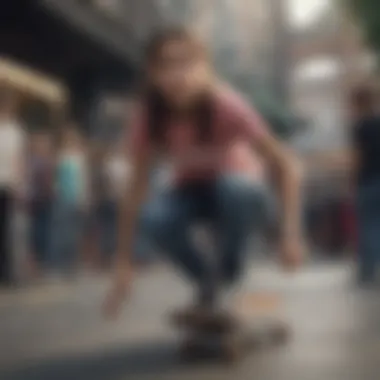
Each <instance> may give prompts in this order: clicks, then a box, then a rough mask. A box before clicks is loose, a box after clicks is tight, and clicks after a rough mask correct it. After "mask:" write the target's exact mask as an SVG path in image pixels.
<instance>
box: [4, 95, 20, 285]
mask: <svg viewBox="0 0 380 380" xmlns="http://www.w3.org/2000/svg"><path fill="white" fill-rule="evenodd" d="M17 108H18V99H17V97H16V95H15V94H13V93H11V92H10V91H9V90H7V89H0V284H2V285H9V284H10V283H11V281H12V238H11V237H12V231H11V227H12V218H13V211H14V202H15V201H16V199H17V198H18V196H19V195H20V194H21V192H22V183H23V163H24V154H25V151H24V148H25V136H24V132H23V130H22V128H21V126H20V124H19V123H18V121H17V119H16V113H17Z"/></svg>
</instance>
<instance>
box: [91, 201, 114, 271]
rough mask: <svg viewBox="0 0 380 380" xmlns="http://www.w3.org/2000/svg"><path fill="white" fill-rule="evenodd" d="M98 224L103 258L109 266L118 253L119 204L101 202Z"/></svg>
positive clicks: (98, 210)
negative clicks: (116, 252) (114, 255)
mask: <svg viewBox="0 0 380 380" xmlns="http://www.w3.org/2000/svg"><path fill="white" fill-rule="evenodd" d="M96 219H97V224H98V227H99V237H100V249H101V252H102V258H103V259H104V261H105V262H106V264H109V262H110V259H111V257H112V255H113V254H114V253H115V251H116V243H117V233H118V227H117V226H118V211H117V202H116V201H112V200H104V201H101V202H100V204H99V205H98V208H97V217H96Z"/></svg>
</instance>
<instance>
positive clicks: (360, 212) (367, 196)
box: [350, 87, 380, 284]
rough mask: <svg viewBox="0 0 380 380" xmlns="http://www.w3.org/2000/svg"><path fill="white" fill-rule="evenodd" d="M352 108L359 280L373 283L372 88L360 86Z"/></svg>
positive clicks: (378, 180)
mask: <svg viewBox="0 0 380 380" xmlns="http://www.w3.org/2000/svg"><path fill="white" fill-rule="evenodd" d="M350 109H351V112H352V115H351V116H352V120H353V132H352V148H353V152H352V161H353V162H352V163H353V168H352V171H353V178H354V181H355V185H354V186H355V190H356V191H355V194H356V210H357V221H358V226H357V228H358V280H359V282H360V283H367V284H368V283H372V282H374V281H375V279H376V272H377V266H378V264H379V261H380V115H379V113H378V112H377V98H376V96H375V94H374V92H373V91H372V90H371V89H370V88H366V87H363V88H359V89H356V90H355V91H354V92H353V93H352V96H351V99H350Z"/></svg>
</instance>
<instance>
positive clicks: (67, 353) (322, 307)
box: [0, 265, 380, 380]
mask: <svg viewBox="0 0 380 380" xmlns="http://www.w3.org/2000/svg"><path fill="white" fill-rule="evenodd" d="M106 284H107V282H106V281H105V280H104V279H95V278H90V277H89V278H86V277H84V278H83V279H81V280H80V281H78V282H77V283H76V284H70V285H62V284H60V285H54V286H49V287H47V286H46V285H44V286H43V285H41V286H39V287H33V288H31V289H24V290H20V291H17V292H13V293H6V292H3V293H1V294H0V320H1V325H0V379H1V380H8V379H9V380H77V379H78V380H87V379H91V380H122V379H126V380H127V379H128V380H132V379H141V380H143V379H173V380H182V379H197V378H199V379H202V380H208V379H210V380H211V379H247V380H250V379H257V380H261V379H263V380H277V379H281V380H286V379H292V380H294V379H300V380H321V379H326V380H377V379H379V376H380V324H379V320H380V296H378V295H377V294H376V292H374V291H372V292H370V291H367V292H365V291H359V290H356V291H354V290H353V287H352V285H351V279H350V271H349V268H348V267H345V266H341V265H334V266H332V265H331V266H326V265H315V266H314V267H312V268H310V269H307V270H306V271H305V272H304V273H300V274H297V275H289V274H283V273H281V272H279V271H278V270H277V269H274V268H270V267H264V266H260V267H257V268H256V270H252V271H251V272H250V274H249V276H248V278H247V281H246V284H244V289H245V290H246V291H249V292H253V291H255V292H261V291H263V290H264V291H265V292H269V293H272V292H274V293H276V294H278V295H280V296H281V299H282V300H283V303H282V304H281V305H280V307H279V311H278V313H279V314H281V315H282V317H283V318H286V319H287V320H289V322H291V323H292V325H293V327H294V338H293V340H292V341H291V342H290V343H289V344H288V345H287V346H285V347H279V348H276V349H273V348H272V349H266V350H262V351H259V352H257V353H253V354H252V355H250V357H248V358H247V359H246V360H245V361H244V362H242V363H239V364H238V365H235V366H232V367H228V366H223V365H219V366H218V365H215V364H214V365H202V366H200V365H198V366H196V365H194V366H189V365H187V366H186V365H185V364H183V363H182V364H181V363H180V361H179V360H178V358H177V356H176V341H177V340H178V337H177V336H176V334H175V331H172V330H171V329H170V328H169V326H168V325H167V321H166V319H165V314H166V313H167V312H168V311H170V310H172V309H173V308H176V307H178V306H179V305H182V304H186V301H187V299H188V296H189V294H188V289H187V288H186V287H185V285H184V284H183V283H182V282H181V281H180V280H179V279H177V278H176V277H175V276H174V275H173V274H172V273H168V272H167V271H166V270H164V269H156V270H154V271H153V272H147V273H145V274H143V275H141V277H140V278H139V280H138V281H137V282H136V285H135V292H134V296H133V297H132V299H131V301H130V303H129V304H128V306H127V307H126V308H125V310H124V313H123V315H122V318H121V319H120V320H119V321H118V322H116V323H107V322H105V321H103V320H102V318H101V316H100V313H99V309H100V304H101V301H102V298H103V295H104V292H105V288H106ZM379 291H380V290H379Z"/></svg>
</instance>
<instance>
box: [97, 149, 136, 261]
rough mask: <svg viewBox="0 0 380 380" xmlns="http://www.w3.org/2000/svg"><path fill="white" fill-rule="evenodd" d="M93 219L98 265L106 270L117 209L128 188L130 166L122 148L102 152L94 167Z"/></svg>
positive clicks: (112, 244)
mask: <svg viewBox="0 0 380 380" xmlns="http://www.w3.org/2000/svg"><path fill="white" fill-rule="evenodd" d="M98 170H99V171H98V176H97V177H98V178H97V179H98V181H97V194H98V197H97V204H96V219H97V225H98V231H99V240H100V241H99V243H100V244H99V247H100V251H101V252H100V253H101V263H102V266H106V267H108V266H109V264H110V261H111V258H112V256H113V254H114V253H115V249H116V236H117V231H118V226H117V224H118V212H117V210H118V206H119V202H120V199H122V197H123V195H124V192H125V191H126V190H127V186H128V176H129V174H130V167H129V166H128V162H127V161H126V160H125V157H124V153H123V151H122V147H118V146H114V145H111V146H110V147H109V148H108V149H106V152H105V154H104V155H103V157H102V159H101V163H100V166H99V167H98Z"/></svg>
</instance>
